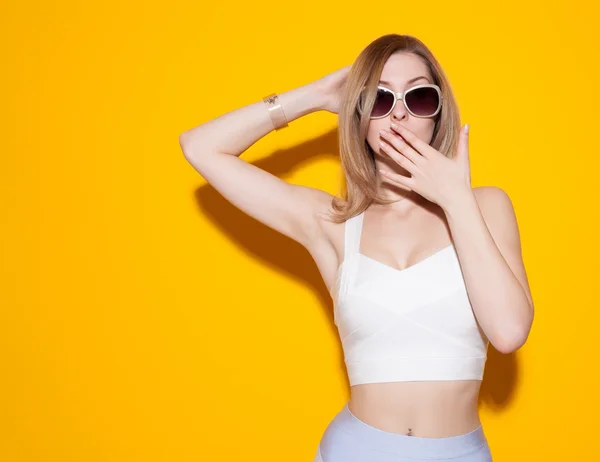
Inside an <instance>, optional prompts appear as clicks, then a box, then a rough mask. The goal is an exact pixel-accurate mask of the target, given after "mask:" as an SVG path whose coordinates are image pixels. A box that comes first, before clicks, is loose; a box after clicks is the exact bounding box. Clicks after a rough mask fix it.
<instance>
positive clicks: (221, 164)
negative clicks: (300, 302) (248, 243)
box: [180, 53, 533, 438]
mask: <svg viewBox="0 0 600 462" xmlns="http://www.w3.org/2000/svg"><path fill="white" fill-rule="evenodd" d="M343 74H344V72H343V71H338V73H335V74H332V75H331V76H328V77H327V78H324V79H322V80H321V81H318V82H314V83H312V84H309V85H306V86H304V87H300V88H298V89H295V90H291V91H289V92H287V93H282V94H281V95H280V102H281V103H282V106H283V107H284V110H285V112H286V116H287V117H288V121H291V120H293V119H295V118H297V117H300V116H302V115H304V114H307V113H310V112H312V111H314V110H320V109H325V110H329V111H331V112H336V108H337V104H338V101H337V100H336V95H337V92H336V88H338V87H339V84H340V82H341V81H342V80H340V79H341V78H342V76H343ZM419 76H425V77H426V78H428V79H429V81H430V82H431V75H430V73H429V72H428V69H427V67H426V66H425V64H424V63H423V62H422V61H421V60H420V59H418V58H416V57H415V56H413V55H408V54H401V53H398V54H395V55H392V56H391V57H390V58H389V59H388V61H387V62H386V64H385V66H384V69H383V71H382V73H381V76H380V80H385V81H387V82H389V83H388V84H386V85H385V86H387V87H388V88H390V89H393V90H394V91H396V92H402V91H404V90H406V89H408V88H410V87H411V86H413V85H418V84H422V83H427V80H425V79H419V80H415V81H413V82H411V83H409V81H410V80H412V79H415V78H416V77H419ZM307 101H308V103H307ZM307 104H308V105H309V106H306V105H307ZM249 121H253V122H252V123H253V124H254V125H252V126H250V125H249V123H250V122H249ZM393 123H395V124H396V125H398V128H396V129H393V128H392V127H391V125H392V124H393ZM244 127H245V128H246V130H245V131H244V130H243V128H244ZM271 129H272V125H271V121H270V118H269V116H268V113H267V111H266V110H265V108H264V104H263V103H262V101H260V102H257V103H254V104H252V105H249V106H246V107H244V108H242V109H238V110H237V111H233V112H231V113H228V114H225V115H224V116H222V117H220V118H218V119H215V120H213V121H210V122H208V123H206V124H204V125H202V126H199V127H196V128H194V129H192V130H188V131H187V132H185V133H184V134H182V135H181V137H180V143H181V146H182V149H183V151H184V154H185V156H186V159H187V160H188V161H189V162H190V163H191V164H192V166H193V167H194V168H195V169H196V170H197V171H198V172H199V173H200V174H201V175H202V176H203V177H204V178H205V179H206V180H207V181H208V182H209V183H210V184H211V185H212V186H213V187H214V188H215V189H217V190H218V191H219V192H220V193H221V194H222V195H223V196H224V197H225V198H226V199H228V200H229V201H230V202H231V203H233V204H234V205H236V206H237V207H238V208H240V209H241V210H242V211H244V212H246V213H247V214H249V215H251V216H253V217H254V218H256V219H257V220H259V221H261V222H262V223H264V224H265V225H267V226H269V227H271V228H273V229H275V230H277V231H279V232H280V233H282V234H284V235H286V236H288V237H290V238H292V239H294V240H295V241H297V242H298V243H300V244H302V245H303V246H304V247H305V248H306V249H307V250H308V251H309V253H310V254H311V256H312V257H313V258H314V260H315V263H316V265H317V268H318V270H319V271H320V273H321V275H322V277H323V280H324V283H325V285H326V286H327V287H328V288H331V286H332V284H333V280H334V277H335V274H336V270H337V268H338V266H339V265H340V263H341V262H342V259H343V239H344V224H343V223H342V224H335V223H331V222H330V221H328V220H327V219H326V218H325V216H326V213H327V211H328V210H329V209H330V205H331V200H332V198H333V196H331V195H330V194H329V193H327V192H325V191H321V190H318V189H314V188H309V187H306V186H301V185H294V184H290V183H287V182H285V181H283V180H281V179H279V178H277V177H275V176H274V175H271V174H270V173H268V172H266V171H264V170H261V169H260V168H258V167H256V166H254V165H252V164H249V163H247V162H245V161H243V160H242V159H240V157H239V156H240V154H241V153H242V152H244V151H245V150H246V149H247V148H248V147H249V146H250V145H251V144H253V143H254V142H255V141H256V140H257V139H259V138H261V137H262V136H264V135H265V134H267V133H268V132H269V131H271ZM433 129H434V119H432V118H421V117H414V116H413V115H412V114H410V113H409V112H408V111H407V110H406V107H405V106H404V105H403V104H402V102H401V101H398V103H397V104H396V106H395V108H394V110H393V111H392V113H391V114H389V115H388V116H386V117H384V118H381V119H372V120H371V122H370V125H369V131H368V135H367V142H368V143H369V145H370V146H371V147H372V148H373V150H374V152H375V153H376V155H375V164H376V167H377V169H378V170H380V169H381V170H385V171H388V172H390V173H388V174H385V173H382V174H381V175H380V178H379V182H378V187H379V188H380V191H381V192H382V194H383V195H384V196H385V197H386V198H390V199H396V200H397V202H395V203H393V204H390V205H371V206H369V207H368V208H367V210H366V212H365V219H364V225H363V233H362V239H361V243H360V252H361V253H363V254H365V255H367V256H369V257H371V258H373V259H376V260H378V261H380V262H382V263H384V264H386V265H388V266H390V267H393V268H397V269H404V268H407V267H409V266H412V265H414V264H415V263H417V262H419V261H421V260H423V259H424V258H426V257H427V256H429V255H431V254H433V253H434V252H435V251H437V250H439V249H442V248H443V247H445V246H447V245H448V244H450V243H451V242H452V243H453V244H454V247H455V248H456V251H457V255H458V258H459V262H460V266H461V271H462V272H463V277H464V280H465V286H466V288H467V292H468V295H469V299H470V301H471V305H472V307H473V311H474V314H475V317H476V319H477V322H478V323H479V325H480V326H481V328H482V331H483V332H484V333H485V336H486V337H487V338H488V339H489V340H490V342H491V344H492V345H493V346H494V347H495V348H496V349H497V350H499V351H500V352H502V353H510V352H513V351H515V350H517V349H518V348H520V347H521V346H522V345H523V344H524V343H525V341H526V339H527V336H528V335H529V331H530V329H531V325H532V322H533V301H532V298H531V293H530V289H529V285H528V281H527V276H526V272H525V268H524V264H523V260H522V255H521V244H520V237H519V231H518V226H517V221H516V217H515V213H514V209H513V207H512V203H511V201H510V199H509V198H508V196H507V195H506V193H505V192H504V191H503V190H502V189H500V188H497V187H479V188H472V187H471V184H470V173H469V158H468V156H469V149H468V136H469V135H468V134H467V133H464V132H462V133H461V135H460V136H461V140H460V147H459V153H458V156H457V157H456V158H454V159H448V158H447V157H445V156H443V155H442V154H441V153H439V152H437V151H436V150H435V149H433V148H432V147H431V146H429V142H430V141H431V138H432V135H433ZM381 130H387V131H388V132H389V133H388V135H382V134H381V133H380V132H381ZM234 133H235V136H232V135H233V134H234ZM196 140H197V141H196ZM200 140H202V141H200ZM381 142H384V143H385V146H386V147H385V148H384V147H382V146H381V145H380V143H381ZM480 385H481V382H480V381H478V380H460V381H429V382H425V381H424V382H397V383H371V384H360V385H355V386H352V387H351V397H350V401H349V404H348V405H349V408H350V410H351V411H352V413H354V414H355V415H356V416H357V417H358V418H359V419H361V420H363V421H364V422H366V423H368V424H370V425H372V426H374V427H376V428H379V429H382V430H384V431H388V432H392V433H401V434H406V435H412V436H421V437H429V438H439V437H448V436H456V435H461V434H464V433H467V432H470V431H472V430H474V429H475V428H476V427H477V426H478V425H479V424H480V420H479V415H478V409H477V398H478V394H479V388H480Z"/></svg>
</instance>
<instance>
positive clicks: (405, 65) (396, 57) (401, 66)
mask: <svg viewBox="0 0 600 462" xmlns="http://www.w3.org/2000/svg"><path fill="white" fill-rule="evenodd" d="M420 75H424V76H426V77H427V78H428V79H430V80H431V74H430V73H429V69H428V67H427V66H426V65H425V63H424V62H423V61H422V60H421V58H419V57H417V56H415V55H413V54H404V53H396V54H393V55H392V56H390V57H389V58H388V60H387V61H386V63H385V64H384V66H383V70H382V71H381V76H380V77H379V80H385V81H388V82H390V83H392V84H394V85H397V86H398V87H401V86H403V85H404V84H405V83H406V82H408V81H409V80H410V79H413V78H415V77H418V76H420ZM420 82H422V83H426V82H425V80H423V79H421V80H420Z"/></svg>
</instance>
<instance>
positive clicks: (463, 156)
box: [456, 124, 469, 162]
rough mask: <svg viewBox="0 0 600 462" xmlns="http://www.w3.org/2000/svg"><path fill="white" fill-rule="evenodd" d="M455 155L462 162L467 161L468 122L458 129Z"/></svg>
mask: <svg viewBox="0 0 600 462" xmlns="http://www.w3.org/2000/svg"><path fill="white" fill-rule="evenodd" d="M456 157H457V158H458V159H459V160H461V161H464V162H468V161H469V124H466V125H465V126H464V127H463V128H462V130H461V131H460V137H459V140H458V148H457V150H456Z"/></svg>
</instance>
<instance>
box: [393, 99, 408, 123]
mask: <svg viewBox="0 0 600 462" xmlns="http://www.w3.org/2000/svg"><path fill="white" fill-rule="evenodd" d="M408 116H409V112H408V111H407V110H406V106H405V105H404V102H403V101H402V100H400V99H399V100H398V101H396V105H395V106H394V109H393V110H392V112H391V113H390V118H391V119H392V122H400V121H403V120H406V119H407V118H408Z"/></svg>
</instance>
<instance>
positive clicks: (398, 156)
mask: <svg viewBox="0 0 600 462" xmlns="http://www.w3.org/2000/svg"><path fill="white" fill-rule="evenodd" d="M379 145H380V147H381V150H382V151H383V152H384V153H385V154H387V155H388V156H390V157H391V158H392V159H393V160H394V161H395V162H396V163H397V164H398V165H400V166H401V167H403V168H405V169H406V170H408V171H409V172H410V173H411V174H414V173H415V170H416V169H417V166H416V165H415V164H413V163H412V162H411V161H410V159H408V158H407V157H406V156H404V154H403V153H401V152H399V151H397V150H396V148H394V146H391V145H389V144H387V143H386V142H385V141H381V142H380V143H379Z"/></svg>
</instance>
